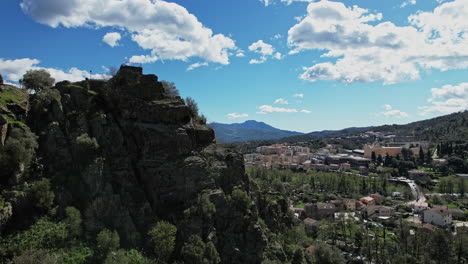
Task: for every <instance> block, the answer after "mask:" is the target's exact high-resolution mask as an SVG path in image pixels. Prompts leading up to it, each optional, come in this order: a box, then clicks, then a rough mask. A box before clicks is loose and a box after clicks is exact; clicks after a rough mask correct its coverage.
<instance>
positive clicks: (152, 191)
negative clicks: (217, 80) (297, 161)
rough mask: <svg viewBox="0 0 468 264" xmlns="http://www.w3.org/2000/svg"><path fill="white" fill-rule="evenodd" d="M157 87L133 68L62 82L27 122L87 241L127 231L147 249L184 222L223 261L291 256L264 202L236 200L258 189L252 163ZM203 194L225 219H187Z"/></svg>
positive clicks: (132, 243)
mask: <svg viewBox="0 0 468 264" xmlns="http://www.w3.org/2000/svg"><path fill="white" fill-rule="evenodd" d="M157 80H158V79H157V77H156V76H155V75H144V74H143V73H142V69H141V68H138V67H128V66H123V67H121V69H120V71H119V72H118V73H117V75H116V76H114V77H113V78H112V79H110V80H109V81H107V82H105V81H95V80H87V81H83V82H78V83H70V82H61V83H58V84H56V86H55V87H54V88H53V89H48V90H44V91H42V92H41V93H38V94H36V95H33V96H32V97H31V107H30V108H31V110H30V111H29V112H28V115H27V124H28V126H29V127H30V128H31V130H32V131H33V132H35V134H36V135H37V136H38V137H39V138H38V142H39V147H38V150H37V157H38V158H39V159H40V160H41V164H42V165H43V173H44V175H47V177H49V178H51V179H52V182H53V183H54V186H57V189H56V190H55V193H56V199H55V200H56V202H57V203H58V204H59V207H58V208H59V210H60V209H62V210H63V208H65V207H66V206H70V205H73V206H75V207H77V208H79V209H80V211H81V212H82V213H83V216H84V226H85V229H86V233H87V234H89V235H91V236H92V235H95V234H96V233H97V232H99V231H100V230H101V229H103V228H104V227H106V228H109V229H113V230H117V231H118V233H119V235H120V238H121V241H122V244H123V246H127V247H143V246H146V245H147V242H146V241H147V237H146V234H147V232H148V229H149V228H150V227H151V225H152V224H154V222H155V221H156V220H161V219H163V220H168V221H170V222H172V223H175V224H176V225H177V227H178V230H179V232H178V237H180V238H182V239H180V240H179V239H178V241H184V240H185V238H188V237H189V236H190V235H191V234H197V235H200V236H201V237H202V238H203V239H204V240H205V241H208V240H209V241H212V242H213V243H214V244H215V246H216V248H217V250H218V252H219V255H220V256H221V259H222V262H223V263H240V262H244V263H260V262H261V260H262V259H263V258H264V257H265V254H266V253H265V251H266V250H267V249H268V248H269V247H276V249H274V252H275V253H274V254H276V255H278V256H279V257H278V258H279V259H281V258H282V255H284V254H283V253H282V250H281V248H279V249H278V247H277V245H276V246H275V245H274V244H273V243H271V241H269V240H270V238H269V237H268V235H267V233H268V228H267V227H266V226H265V224H262V223H260V220H259V212H258V210H257V208H256V206H255V204H252V205H251V206H250V205H249V206H247V207H246V208H241V207H239V206H238V205H236V202H235V201H234V200H233V199H234V198H231V195H232V192H233V190H234V189H236V190H241V191H242V192H245V193H247V194H248V193H250V192H251V191H252V190H253V189H255V187H254V186H252V184H251V183H250V181H249V179H248V177H247V175H246V174H245V171H244V165H243V159H242V156H241V155H240V154H239V153H238V152H237V151H236V150H235V149H233V148H231V147H226V146H220V145H217V144H216V143H215V141H214V132H213V130H212V129H211V128H208V127H207V126H206V125H204V124H199V123H197V122H196V121H194V119H193V118H192V117H191V113H190V110H189V109H188V107H187V106H186V105H185V103H184V101H183V100H182V99H181V98H180V97H176V98H169V97H166V96H165V95H164V90H163V87H162V85H161V83H160V82H158V81H157ZM202 196H203V197H207V198H208V200H209V201H210V203H213V204H214V206H215V212H214V213H213V214H212V215H210V216H206V215H203V214H197V213H192V214H191V213H187V212H189V211H190V210H192V209H193V208H194V207H196V206H197V203H198V202H197V201H200V197H202ZM191 208H192V209H191ZM193 210H194V209H193ZM193 210H192V211H193ZM181 247H182V244H181V243H180V242H179V244H178V245H177V249H176V251H179V250H180V248H181Z"/></svg>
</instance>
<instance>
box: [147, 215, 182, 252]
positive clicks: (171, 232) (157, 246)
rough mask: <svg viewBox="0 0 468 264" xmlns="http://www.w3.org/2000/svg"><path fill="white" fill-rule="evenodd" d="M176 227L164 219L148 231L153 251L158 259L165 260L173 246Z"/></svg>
mask: <svg viewBox="0 0 468 264" xmlns="http://www.w3.org/2000/svg"><path fill="white" fill-rule="evenodd" d="M176 233H177V228H176V227H175V226H174V225H173V224H171V223H169V222H166V221H159V222H157V223H156V225H155V226H154V227H153V228H151V229H150V230H149V232H148V236H149V239H150V242H151V245H152V246H153V252H154V254H155V255H156V256H157V257H158V259H160V260H167V259H168V258H169V257H170V256H171V254H172V252H173V251H174V247H175V239H176Z"/></svg>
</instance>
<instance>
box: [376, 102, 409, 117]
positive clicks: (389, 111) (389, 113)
mask: <svg viewBox="0 0 468 264" xmlns="http://www.w3.org/2000/svg"><path fill="white" fill-rule="evenodd" d="M382 107H383V108H384V109H385V111H383V112H380V113H379V114H378V115H381V116H384V117H387V118H406V117H409V115H408V114H407V113H406V112H403V111H400V110H397V109H393V107H392V106H391V105H389V104H386V105H383V106H382Z"/></svg>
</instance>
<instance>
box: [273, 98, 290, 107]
mask: <svg viewBox="0 0 468 264" xmlns="http://www.w3.org/2000/svg"><path fill="white" fill-rule="evenodd" d="M274 103H275V104H283V105H287V104H289V102H288V100H285V99H283V98H278V99H276V100H275V102H274Z"/></svg>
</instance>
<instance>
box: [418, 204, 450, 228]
mask: <svg viewBox="0 0 468 264" xmlns="http://www.w3.org/2000/svg"><path fill="white" fill-rule="evenodd" d="M423 221H424V223H431V224H433V225H438V226H449V225H451V224H452V214H451V213H450V212H449V211H448V210H446V209H442V208H432V209H430V210H426V211H424V219H423Z"/></svg>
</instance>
